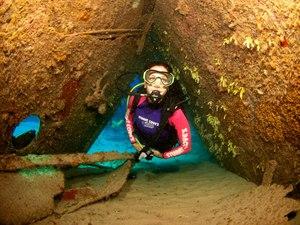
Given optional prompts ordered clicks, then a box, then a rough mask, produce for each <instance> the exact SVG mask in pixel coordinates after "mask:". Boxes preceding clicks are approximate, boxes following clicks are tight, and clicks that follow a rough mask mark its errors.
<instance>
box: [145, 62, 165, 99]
mask: <svg viewBox="0 0 300 225" xmlns="http://www.w3.org/2000/svg"><path fill="white" fill-rule="evenodd" d="M149 69H150V70H156V71H158V73H153V74H151V75H150V76H151V79H153V80H154V82H153V83H147V82H145V84H144V87H145V89H146V91H147V94H148V95H150V94H151V93H152V91H159V93H160V95H161V96H165V95H166V93H167V91H168V89H169V87H168V86H165V85H164V84H163V83H162V79H166V77H165V75H164V74H161V73H159V72H168V70H167V68H165V67H164V66H159V65H157V66H152V67H151V68H149Z"/></svg>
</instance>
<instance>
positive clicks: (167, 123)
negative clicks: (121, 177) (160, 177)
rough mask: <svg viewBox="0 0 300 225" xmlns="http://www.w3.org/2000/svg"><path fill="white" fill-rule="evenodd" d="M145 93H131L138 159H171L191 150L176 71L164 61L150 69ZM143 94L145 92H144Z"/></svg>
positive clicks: (130, 122)
mask: <svg viewBox="0 0 300 225" xmlns="http://www.w3.org/2000/svg"><path fill="white" fill-rule="evenodd" d="M143 79H144V83H143V84H142V85H143V86H144V89H142V92H144V93H135V94H131V96H130V97H129V100H128V106H127V111H126V115H125V121H126V128H127V132H128V136H129V139H130V142H131V143H132V145H133V146H134V147H135V149H136V150H137V154H136V159H137V160H139V159H142V158H146V159H147V160H150V159H152V157H153V156H156V157H159V158H165V159H167V158H171V157H175V156H178V155H182V154H185V153H187V152H189V151H190V150H191V143H192V141H191V131H190V126H189V123H188V120H187V118H186V116H185V114H184V112H183V109H182V108H181V107H180V104H182V103H183V102H185V101H186V100H187V99H185V100H182V97H183V96H181V95H183V94H182V90H181V87H180V85H179V83H178V82H177V81H176V80H175V77H174V75H173V74H172V68H171V67H170V66H169V65H168V64H166V63H161V62H155V63H152V64H150V65H148V66H147V67H146V70H145V72H144V73H143ZM140 92H141V91H140Z"/></svg>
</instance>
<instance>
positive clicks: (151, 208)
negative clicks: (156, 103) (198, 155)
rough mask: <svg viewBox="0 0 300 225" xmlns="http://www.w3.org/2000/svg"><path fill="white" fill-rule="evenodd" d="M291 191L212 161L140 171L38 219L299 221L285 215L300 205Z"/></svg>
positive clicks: (128, 223)
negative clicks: (74, 206)
mask: <svg viewBox="0 0 300 225" xmlns="http://www.w3.org/2000/svg"><path fill="white" fill-rule="evenodd" d="M101 182H102V179H100V178H99V177H97V176H95V175H93V176H87V177H77V178H75V179H73V180H72V182H71V183H72V186H73V187H79V186H85V185H87V186H92V187H93V186H96V185H99V183H101ZM286 193H287V190H285V189H284V188H282V187H280V186H271V187H270V186H269V187H263V186H259V187H257V186H256V185H255V184H253V183H251V182H248V181H246V180H244V179H242V178H241V177H239V176H237V175H235V174H233V173H231V172H228V171H226V170H224V169H222V168H220V167H218V166H217V165H216V164H212V163H201V164H198V165H189V166H181V167H180V168H177V169H175V168H174V170H173V171H172V170H170V171H164V172H163V171H159V170H152V171H151V170H149V169H148V170H147V171H142V170H140V171H138V173H137V176H136V178H135V179H130V180H128V182H127V183H126V185H125V186H124V188H123V189H122V191H121V192H120V194H119V195H117V196H116V197H113V198H111V199H109V200H106V201H101V202H98V203H95V204H92V205H89V206H86V207H83V208H81V209H79V210H78V211H75V212H73V213H69V214H65V215H63V216H61V217H56V216H50V217H48V218H46V219H44V220H42V221H39V222H36V223H34V224H35V225H44V224H62V225H67V224H68V225H69V224H70V225H71V224H82V225H84V224H87V225H92V224H113V225H122V224H124V225H135V224H136V225H162V224H170V225H171V224H175V225H177V224H178V225H181V224H207V225H211V224H249V225H256V224H257V225H258V224H259V225H263V224H268V225H272V224H274V225H276V224H297V223H298V222H299V221H298V222H296V221H295V219H293V220H291V221H289V222H288V221H287V220H288V219H287V217H284V215H286V214H287V213H289V212H290V211H291V210H295V209H299V208H300V205H299V202H296V201H295V200H292V199H289V198H286V197H284V196H285V195H286Z"/></svg>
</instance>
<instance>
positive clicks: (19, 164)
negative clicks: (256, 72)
mask: <svg viewBox="0 0 300 225" xmlns="http://www.w3.org/2000/svg"><path fill="white" fill-rule="evenodd" d="M133 158H134V155H133V154H130V153H117V152H99V153H94V154H86V153H74V154H56V155H34V154H30V155H27V156H18V155H15V154H9V155H0V171H16V170H19V169H29V168H35V167H44V166H54V167H65V166H78V165H80V164H90V163H96V162H105V161H113V160H126V159H133Z"/></svg>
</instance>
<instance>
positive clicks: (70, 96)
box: [58, 79, 80, 118]
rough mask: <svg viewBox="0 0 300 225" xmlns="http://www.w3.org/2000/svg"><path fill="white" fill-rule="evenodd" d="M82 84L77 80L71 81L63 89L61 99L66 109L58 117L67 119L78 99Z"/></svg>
mask: <svg viewBox="0 0 300 225" xmlns="http://www.w3.org/2000/svg"><path fill="white" fill-rule="evenodd" d="M79 87H80V83H79V81H77V80H73V79H71V80H69V81H68V82H67V83H66V84H65V85H64V86H63V88H62V94H61V97H60V99H63V100H64V102H65V107H64V109H63V110H62V111H60V112H59V113H58V116H60V117H62V118H66V117H67V116H68V115H69V114H70V111H71V107H72V106H73V103H74V100H75V99H76V95H77V92H78V90H79Z"/></svg>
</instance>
